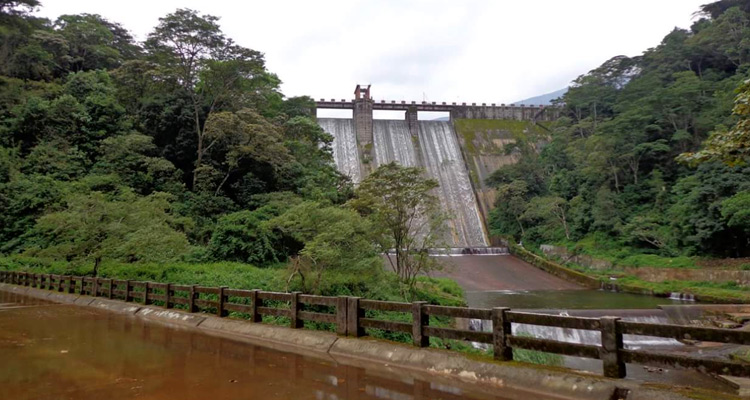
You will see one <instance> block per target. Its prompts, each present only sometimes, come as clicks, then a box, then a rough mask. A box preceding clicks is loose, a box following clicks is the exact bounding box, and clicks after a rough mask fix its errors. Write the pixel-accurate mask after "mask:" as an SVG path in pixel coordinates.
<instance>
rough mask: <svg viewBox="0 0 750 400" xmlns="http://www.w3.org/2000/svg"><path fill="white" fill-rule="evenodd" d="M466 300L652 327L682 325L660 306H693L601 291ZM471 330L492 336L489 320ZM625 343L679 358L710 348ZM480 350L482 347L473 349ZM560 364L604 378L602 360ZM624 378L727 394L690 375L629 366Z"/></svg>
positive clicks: (522, 329) (579, 335)
mask: <svg viewBox="0 0 750 400" xmlns="http://www.w3.org/2000/svg"><path fill="white" fill-rule="evenodd" d="M466 298H467V302H468V304H469V305H471V306H472V307H481V308H492V307H500V306H502V307H510V308H511V309H514V310H518V311H524V312H534V313H543V314H552V315H562V316H572V317H588V318H600V317H603V316H617V317H620V318H621V319H623V320H625V321H635V322H644V323H655V324H686V322H685V321H683V320H678V319H677V318H675V315H673V314H671V313H667V312H665V311H664V310H662V309H660V308H659V306H663V305H669V306H679V305H689V304H695V302H693V301H685V300H679V299H674V298H659V297H653V296H644V295H637V294H627V293H614V292H608V291H604V290H489V291H468V292H466ZM468 324H469V327H470V329H472V330H477V331H480V330H481V331H486V332H491V331H492V321H486V320H469V321H468ZM511 329H512V332H513V334H514V335H524V336H530V337H535V338H540V339H550V340H555V341H560V342H568V343H580V344H589V345H599V344H600V343H601V335H600V333H599V332H598V331H590V330H583V329H569V328H556V327H548V326H539V325H529V324H515V323H514V324H512V327H511ZM623 342H624V345H625V347H626V348H628V349H633V350H636V349H643V350H658V351H667V352H673V351H674V352H680V353H684V352H687V353H692V352H697V353H703V352H704V351H710V350H711V349H710V348H708V349H704V348H700V347H694V346H685V345H684V344H683V343H681V342H679V341H677V340H674V339H669V338H660V337H652V336H640V335H624V337H623ZM475 346H476V347H478V348H483V347H486V345H479V344H475ZM561 359H562V365H564V366H566V367H568V368H573V369H576V370H581V371H589V372H593V373H597V374H600V373H602V365H601V361H599V360H593V359H587V358H581V357H572V356H561ZM627 368H628V379H639V380H646V381H655V382H663V383H670V384H681V385H688V386H696V387H704V388H707V389H715V390H727V387H726V385H725V383H723V382H719V381H717V380H716V379H715V378H713V377H710V376H707V375H704V374H701V373H698V372H694V371H682V370H675V369H663V368H647V367H646V368H644V367H643V366H640V365H630V364H629V365H628V366H627Z"/></svg>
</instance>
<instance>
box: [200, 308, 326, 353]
mask: <svg viewBox="0 0 750 400" xmlns="http://www.w3.org/2000/svg"><path fill="white" fill-rule="evenodd" d="M198 328H199V329H201V330H205V331H207V332H208V333H213V334H220V335H221V336H227V334H229V335H230V336H232V337H234V338H237V337H240V338H243V339H246V340H245V341H247V342H249V343H253V344H257V345H261V346H265V347H270V348H273V349H276V350H282V351H290V349H291V348H293V349H294V351H295V352H302V353H304V354H317V355H318V357H320V355H325V354H327V353H328V350H329V349H330V348H331V346H333V344H334V343H335V342H336V340H338V337H337V336H336V335H334V334H333V333H330V332H316V331H309V330H301V329H290V328H284V327H281V326H274V325H262V324H253V323H250V322H247V321H242V320H233V319H227V318H218V317H206V320H205V321H203V323H202V324H200V326H199V327H198Z"/></svg>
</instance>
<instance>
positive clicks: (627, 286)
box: [508, 243, 750, 304]
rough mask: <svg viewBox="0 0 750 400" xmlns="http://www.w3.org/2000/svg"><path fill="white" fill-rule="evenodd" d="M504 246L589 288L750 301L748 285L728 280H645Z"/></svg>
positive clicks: (707, 300)
mask: <svg viewBox="0 0 750 400" xmlns="http://www.w3.org/2000/svg"><path fill="white" fill-rule="evenodd" d="M508 249H509V251H510V253H511V254H513V255H515V256H516V257H518V258H520V259H522V260H524V261H526V262H528V263H530V264H532V265H534V266H536V267H537V268H540V269H542V270H544V271H546V272H549V273H551V274H553V275H556V276H558V277H561V278H563V279H566V280H568V281H571V282H575V283H579V284H582V285H585V286H587V287H590V288H601V289H605V290H611V291H617V292H625V293H634V294H644V295H650V296H657V297H672V296H679V297H687V298H691V299H694V300H695V301H698V302H703V303H716V304H737V303H740V304H750V288H746V287H742V286H738V285H736V284H732V283H723V282H705V281H680V280H674V281H661V282H648V281H646V280H643V279H640V278H638V277H636V276H632V275H627V274H626V273H624V272H623V271H618V270H612V269H595V268H587V267H584V266H581V265H578V264H575V263H566V264H565V265H562V264H560V263H559V262H557V261H554V260H551V259H549V258H547V257H545V256H543V255H540V254H536V253H534V252H532V251H530V250H528V249H525V248H523V247H521V246H519V245H516V244H514V243H509V245H508Z"/></svg>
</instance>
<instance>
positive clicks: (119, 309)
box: [50, 296, 141, 314]
mask: <svg viewBox="0 0 750 400" xmlns="http://www.w3.org/2000/svg"><path fill="white" fill-rule="evenodd" d="M51 297H52V296H50V300H51ZM89 306H91V307H94V308H99V309H102V310H107V311H112V312H116V313H123V314H135V313H137V312H138V310H140V309H141V307H139V306H137V305H135V304H132V303H125V302H122V301H117V300H109V299H94V301H92V302H91V303H90V304H89Z"/></svg>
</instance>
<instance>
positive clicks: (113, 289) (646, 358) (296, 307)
mask: <svg viewBox="0 0 750 400" xmlns="http://www.w3.org/2000/svg"><path fill="white" fill-rule="evenodd" d="M0 282H2V283H8V284H14V285H21V286H29V287H35V288H40V289H47V290H50V291H55V292H62V293H75V294H80V295H90V296H95V297H105V298H108V299H116V300H122V301H126V302H137V303H140V304H143V305H157V306H162V307H165V308H175V307H178V308H182V309H185V310H186V311H189V312H210V313H214V314H216V315H217V316H219V317H226V316H228V315H229V313H235V314H234V316H236V317H239V318H246V319H248V320H250V321H252V322H255V323H261V322H263V316H272V317H283V318H286V319H288V320H289V326H290V327H291V328H294V329H300V328H303V327H305V322H313V323H318V324H327V325H328V328H333V327H335V329H336V332H337V333H338V334H339V335H344V336H352V337H360V336H365V335H367V334H368V330H370V329H379V330H383V331H389V332H398V333H403V334H409V335H411V337H412V341H413V343H414V345H415V346H418V347H427V346H429V344H430V338H431V337H435V338H441V339H449V340H463V341H471V342H478V343H486V344H491V345H492V347H493V353H494V358H495V359H497V360H501V361H511V360H513V349H526V350H535V351H542V352H547V353H554V354H562V355H569V356H576V357H585V358H592V359H599V360H601V361H602V365H603V370H604V375H605V376H607V377H610V378H623V377H625V374H626V368H625V364H626V363H636V364H647V365H664V366H668V367H671V368H684V369H692V370H698V371H702V372H707V373H715V374H722V375H733V376H738V377H746V378H748V377H750V365H749V364H747V363H742V362H735V361H729V360H723V359H705V358H697V357H689V356H683V355H675V354H665V353H658V352H651V351H644V350H635V349H628V348H626V347H625V345H624V344H623V335H625V334H630V335H643V336H656V337H663V338H672V339H677V340H683V339H688V340H701V341H707V342H716V343H727V344H735V345H745V346H747V345H750V331H740V330H730V329H718V328H703V327H695V326H682V325H663V324H650V323H641V322H629V321H622V320H620V319H619V318H617V317H602V318H583V317H565V316H558V315H548V314H537V313H527V312H518V311H511V310H510V309H509V308H503V307H497V308H492V309H485V308H466V307H443V306H435V305H429V304H427V303H425V302H413V303H399V302H389V301H376V300H366V299H361V298H358V297H344V296H340V297H326V296H313V295H306V294H302V293H299V292H292V293H280V292H266V291H261V290H257V289H256V290H240V289H230V288H228V287H223V286H222V287H206V286H197V285H179V284H173V283H157V282H141V281H131V280H121V279H105V278H98V277H97V278H92V277H80V276H68V275H54V274H37V273H28V272H16V271H0ZM430 317H435V318H441V319H443V320H445V319H451V318H466V319H479V320H486V321H491V322H492V326H493V328H492V332H479V331H472V330H467V329H456V328H449V327H444V326H434V325H433V326H431V325H430ZM512 324H527V325H540V326H548V327H557V328H565V329H580V330H589V331H597V332H599V333H600V337H601V342H600V343H597V344H580V343H570V342H562V341H557V340H550V339H540V338H534V337H527V336H518V335H514V334H513V332H512V329H511V328H512ZM308 328H313V329H315V328H321V326H320V325H309V324H308ZM323 328H324V329H328V328H325V327H323Z"/></svg>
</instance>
